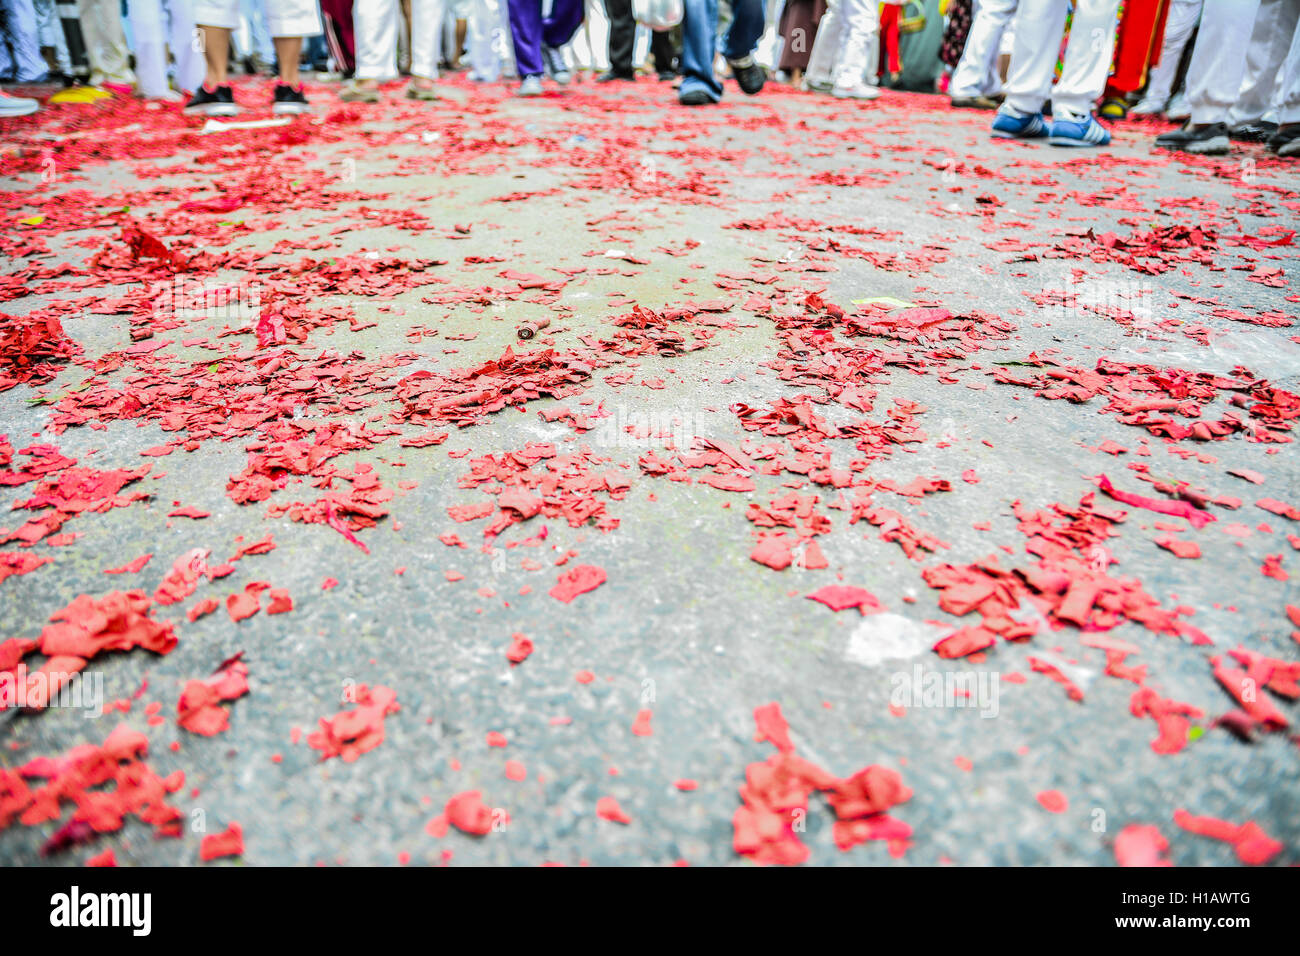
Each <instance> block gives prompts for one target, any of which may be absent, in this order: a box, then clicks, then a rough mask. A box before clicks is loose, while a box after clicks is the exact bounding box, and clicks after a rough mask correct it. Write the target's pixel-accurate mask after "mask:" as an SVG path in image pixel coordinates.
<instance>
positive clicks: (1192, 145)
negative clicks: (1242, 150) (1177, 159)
mask: <svg viewBox="0 0 1300 956" xmlns="http://www.w3.org/2000/svg"><path fill="white" fill-rule="evenodd" d="M1156 145H1157V146H1159V147H1160V148H1161V149H1174V150H1179V151H1181V152H1184V153H1198V154H1200V155H1208V156H1220V155H1222V154H1224V153H1226V152H1228V150H1229V149H1231V148H1232V146H1231V144H1230V143H1229V142H1228V127H1227V126H1226V125H1224V124H1223V123H1206V124H1204V125H1202V126H1193V125H1192V124H1191V123H1188V124H1187V125H1186V126H1184V127H1183V128H1182V129H1176V130H1172V131H1171V132H1168V133H1162V134H1161V135H1159V136H1157V137H1156Z"/></svg>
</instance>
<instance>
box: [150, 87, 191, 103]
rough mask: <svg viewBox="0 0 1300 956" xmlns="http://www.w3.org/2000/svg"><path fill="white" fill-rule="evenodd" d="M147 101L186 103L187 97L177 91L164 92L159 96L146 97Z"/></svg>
mask: <svg viewBox="0 0 1300 956" xmlns="http://www.w3.org/2000/svg"><path fill="white" fill-rule="evenodd" d="M145 99H146V100H153V101H154V102H157V103H184V102H185V97H184V95H182V94H181V93H178V92H177V91H176V90H163V91H162V92H161V93H159V94H158V95H157V96H146V97H145Z"/></svg>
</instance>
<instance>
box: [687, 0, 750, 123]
mask: <svg viewBox="0 0 1300 956" xmlns="http://www.w3.org/2000/svg"><path fill="white" fill-rule="evenodd" d="M685 10H686V13H685V16H684V17H683V18H682V58H681V71H682V85H681V89H680V90H678V95H679V96H682V95H685V94H686V93H689V92H691V91H692V90H704V92H705V93H707V94H708V96H709V99H711V100H712V101H713V102H715V103H716V102H718V100H720V99H722V85H721V84H720V83H719V82H718V81H717V80H715V79H714V78H713V54H714V51H715V49H716V44H717V39H716V38H717V30H718V0H685ZM732 11H733V13H734V16H735V19H733V20H732V21H731V28H730V29H729V30H727V35H726V36H725V37H723V39H722V55H723V56H724V57H726V58H727V59H729V60H739V59H742V58H744V57H746V56H748V55H749V54H750V53H753V52H754V44H756V43H757V42H758V38H759V37H761V36H762V35H763V0H734V2H733V3H732Z"/></svg>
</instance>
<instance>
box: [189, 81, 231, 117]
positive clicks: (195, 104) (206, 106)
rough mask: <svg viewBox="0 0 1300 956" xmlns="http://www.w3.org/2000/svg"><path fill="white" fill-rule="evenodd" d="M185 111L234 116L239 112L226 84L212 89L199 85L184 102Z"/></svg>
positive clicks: (205, 114) (206, 114) (207, 114)
mask: <svg viewBox="0 0 1300 956" xmlns="http://www.w3.org/2000/svg"><path fill="white" fill-rule="evenodd" d="M185 112H186V113H190V114H195V113H199V114H202V115H204V116H234V115H235V114H237V113H238V112H239V105H238V104H237V103H236V102H235V95H234V94H233V93H231V92H230V86H229V85H228V84H227V85H225V86H218V87H217V88H216V89H213V90H210V89H208V88H207V87H206V86H200V87H199V88H198V89H197V90H195V91H194V95H193V96H191V97H190V101H189V102H188V103H186V104H185Z"/></svg>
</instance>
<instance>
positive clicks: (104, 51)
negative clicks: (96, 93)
mask: <svg viewBox="0 0 1300 956" xmlns="http://www.w3.org/2000/svg"><path fill="white" fill-rule="evenodd" d="M77 18H78V19H79V20H80V21H81V38H82V40H83V41H85V44H86V59H88V60H89V61H90V85H91V86H99V85H100V84H101V83H122V84H125V85H128V86H130V85H134V84H135V74H134V73H132V72H131V65H130V63H129V62H128V60H127V49H126V34H125V33H123V32H122V8H121V7H120V6H119V5H118V0H77Z"/></svg>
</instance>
